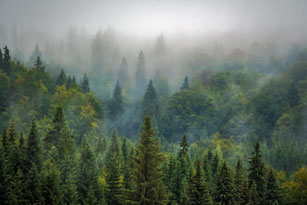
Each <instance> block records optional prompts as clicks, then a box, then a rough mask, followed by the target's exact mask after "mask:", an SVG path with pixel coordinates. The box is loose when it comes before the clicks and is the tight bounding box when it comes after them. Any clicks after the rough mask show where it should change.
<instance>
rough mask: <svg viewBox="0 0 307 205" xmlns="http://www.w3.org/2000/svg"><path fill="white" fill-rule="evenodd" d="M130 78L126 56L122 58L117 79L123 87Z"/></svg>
mask: <svg viewBox="0 0 307 205" xmlns="http://www.w3.org/2000/svg"><path fill="white" fill-rule="evenodd" d="M128 80H129V74H128V63H127V60H126V58H125V57H123V59H122V63H121V64H120V66H119V69H118V74H117V81H118V82H119V86H121V87H123V86H124V85H125V84H126V82H127V81H128Z"/></svg>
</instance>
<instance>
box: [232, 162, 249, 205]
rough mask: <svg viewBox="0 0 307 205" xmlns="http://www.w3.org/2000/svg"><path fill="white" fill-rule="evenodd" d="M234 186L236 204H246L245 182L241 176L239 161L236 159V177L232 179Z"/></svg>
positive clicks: (241, 170) (246, 188)
mask: <svg viewBox="0 0 307 205" xmlns="http://www.w3.org/2000/svg"><path fill="white" fill-rule="evenodd" d="M234 185H235V200H236V202H237V203H238V204H242V205H243V204H248V196H249V193H248V187H247V181H246V179H245V178H244V176H243V168H242V165H241V160H240V159H238V162H237V166H236V175H235V179H234Z"/></svg>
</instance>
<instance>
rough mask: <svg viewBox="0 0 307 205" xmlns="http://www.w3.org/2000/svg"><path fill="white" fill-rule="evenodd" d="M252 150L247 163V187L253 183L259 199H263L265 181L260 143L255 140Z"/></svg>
mask: <svg viewBox="0 0 307 205" xmlns="http://www.w3.org/2000/svg"><path fill="white" fill-rule="evenodd" d="M254 149H255V150H254V152H253V153H252V157H251V158H250V159H249V161H248V163H249V165H250V167H249V170H248V171H249V173H248V185H249V189H251V187H252V184H253V183H254V184H255V186H256V189H257V194H258V195H259V198H260V199H261V200H263V199H264V197H265V196H264V191H265V182H264V173H265V171H264V164H263V162H262V156H261V154H260V144H259V142H257V143H256V144H255V147H254Z"/></svg>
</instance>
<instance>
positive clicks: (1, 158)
mask: <svg viewBox="0 0 307 205" xmlns="http://www.w3.org/2000/svg"><path fill="white" fill-rule="evenodd" d="M3 130H4V129H3ZM3 135H5V136H6V131H5V132H4V133H3V134H2V143H3ZM0 167H1V168H0V201H1V202H3V203H8V201H9V199H10V193H11V183H10V175H9V170H8V162H7V157H6V153H5V150H4V147H3V144H1V146H0Z"/></svg>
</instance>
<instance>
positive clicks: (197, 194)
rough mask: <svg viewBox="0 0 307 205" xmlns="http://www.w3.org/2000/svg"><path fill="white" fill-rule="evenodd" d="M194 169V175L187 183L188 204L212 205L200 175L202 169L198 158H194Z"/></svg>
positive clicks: (202, 177)
mask: <svg viewBox="0 0 307 205" xmlns="http://www.w3.org/2000/svg"><path fill="white" fill-rule="evenodd" d="M195 168H196V170H195V174H194V175H193V176H192V178H191V181H190V183H189V200H190V204H193V205H194V204H195V205H204V204H212V202H211V197H210V194H209V190H208V187H207V185H206V184H205V183H204V175H203V173H202V168H201V165H200V160H199V158H198V157H197V158H196V162H195Z"/></svg>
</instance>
